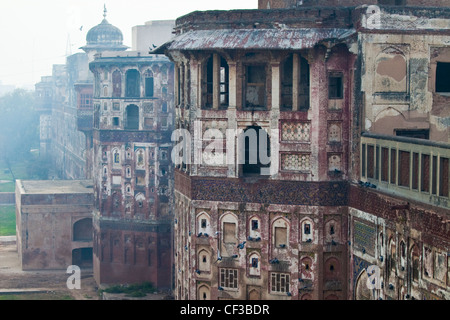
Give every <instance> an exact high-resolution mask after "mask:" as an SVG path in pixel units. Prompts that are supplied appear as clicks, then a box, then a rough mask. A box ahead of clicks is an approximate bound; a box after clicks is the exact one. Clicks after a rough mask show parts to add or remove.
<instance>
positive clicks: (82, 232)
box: [73, 218, 93, 241]
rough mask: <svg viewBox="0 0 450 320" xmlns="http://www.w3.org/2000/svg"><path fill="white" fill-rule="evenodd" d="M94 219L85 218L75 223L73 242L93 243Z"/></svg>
mask: <svg viewBox="0 0 450 320" xmlns="http://www.w3.org/2000/svg"><path fill="white" fill-rule="evenodd" d="M92 230H93V229H92V219H91V218H85V219H81V220H79V221H77V222H75V223H74V225H73V241H92V236H93V231H92Z"/></svg>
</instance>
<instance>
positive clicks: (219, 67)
mask: <svg viewBox="0 0 450 320" xmlns="http://www.w3.org/2000/svg"><path fill="white" fill-rule="evenodd" d="M202 77H203V78H204V80H203V81H204V84H205V87H204V88H205V90H204V91H203V97H202V99H203V107H204V108H212V107H215V108H217V107H219V106H228V103H229V68H228V63H227V61H226V60H225V59H224V58H222V57H221V56H219V55H217V54H214V55H211V56H210V57H209V58H208V59H207V60H206V63H205V64H204V67H203V75H202Z"/></svg>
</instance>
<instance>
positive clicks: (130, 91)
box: [125, 69, 140, 98]
mask: <svg viewBox="0 0 450 320" xmlns="http://www.w3.org/2000/svg"><path fill="white" fill-rule="evenodd" d="M126 79H127V80H126V92H125V94H126V96H127V97H129V98H138V97H140V73H139V71H138V70H136V69H130V70H128V71H127V72H126Z"/></svg>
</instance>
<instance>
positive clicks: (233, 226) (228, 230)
mask: <svg viewBox="0 0 450 320" xmlns="http://www.w3.org/2000/svg"><path fill="white" fill-rule="evenodd" d="M237 234H238V233H237V219H236V217H235V216H234V215H232V214H226V215H225V216H224V217H223V218H222V240H223V242H224V243H229V244H237V243H238V239H237Z"/></svg>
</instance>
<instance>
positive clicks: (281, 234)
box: [272, 218, 289, 249]
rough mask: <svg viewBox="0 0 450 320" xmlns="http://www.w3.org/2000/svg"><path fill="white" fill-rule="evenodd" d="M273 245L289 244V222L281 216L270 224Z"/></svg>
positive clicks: (283, 246) (279, 246) (285, 246)
mask: <svg viewBox="0 0 450 320" xmlns="http://www.w3.org/2000/svg"><path fill="white" fill-rule="evenodd" d="M272 232H273V236H272V239H273V245H274V247H275V248H281V249H283V248H287V247H288V246H289V223H288V222H287V221H286V220H284V219H283V218H278V219H276V220H275V221H274V222H273V224H272Z"/></svg>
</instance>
